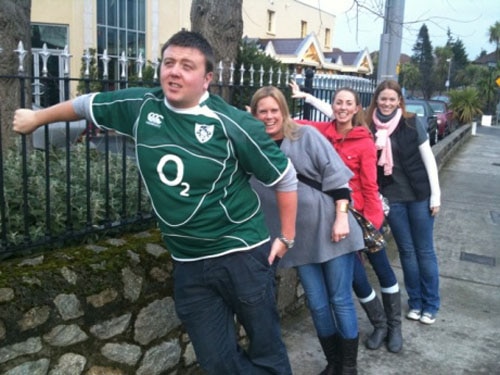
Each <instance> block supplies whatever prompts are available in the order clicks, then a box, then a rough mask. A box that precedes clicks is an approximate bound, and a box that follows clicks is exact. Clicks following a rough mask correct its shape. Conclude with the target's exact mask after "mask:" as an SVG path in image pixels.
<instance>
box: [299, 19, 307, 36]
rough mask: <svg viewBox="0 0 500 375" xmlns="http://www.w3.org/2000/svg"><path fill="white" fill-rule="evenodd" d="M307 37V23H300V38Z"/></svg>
mask: <svg viewBox="0 0 500 375" xmlns="http://www.w3.org/2000/svg"><path fill="white" fill-rule="evenodd" d="M306 36H307V21H300V37H301V38H305V37H306Z"/></svg>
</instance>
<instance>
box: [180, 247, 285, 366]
mask: <svg viewBox="0 0 500 375" xmlns="http://www.w3.org/2000/svg"><path fill="white" fill-rule="evenodd" d="M269 251H270V244H269V243H266V244H265V245H263V246H260V247H258V248H255V249H253V250H249V251H241V252H237V253H233V254H229V255H225V256H221V257H217V258H212V259H205V260H200V261H195V262H178V261H177V262H175V269H174V281H175V284H174V290H175V307H176V311H177V315H178V316H179V318H180V319H181V321H182V323H183V324H184V326H185V328H186V330H187V333H188V334H189V336H190V338H191V341H192V343H193V346H194V350H195V353H196V357H197V359H198V362H199V363H200V366H201V367H202V368H203V369H204V370H205V371H206V373H208V374H213V375H222V374H227V375H237V374H241V375H247V374H259V375H260V374H280V375H281V374H291V373H292V370H291V367H290V362H289V360H288V354H287V351H286V348H285V345H284V343H283V340H282V338H281V329H280V325H279V324H280V321H279V314H278V310H277V307H276V297H275V296H276V293H275V290H276V279H275V276H276V266H277V265H276V264H273V265H272V266H270V265H269V263H268V261H267V257H268V255H269ZM235 315H236V317H237V319H238V321H239V322H240V323H241V324H242V325H243V327H244V328H245V331H246V333H247V335H248V338H249V341H250V342H249V346H248V349H247V351H244V350H243V349H242V348H241V347H240V346H239V345H238V332H237V331H236V326H235V320H234V317H235Z"/></svg>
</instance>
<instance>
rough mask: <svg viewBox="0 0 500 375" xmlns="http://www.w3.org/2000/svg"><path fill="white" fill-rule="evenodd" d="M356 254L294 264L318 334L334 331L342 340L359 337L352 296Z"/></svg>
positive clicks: (329, 334) (331, 333) (323, 335)
mask: <svg viewBox="0 0 500 375" xmlns="http://www.w3.org/2000/svg"><path fill="white" fill-rule="evenodd" d="M355 256H356V255H355V253H349V254H345V255H342V256H340V257H337V258H335V259H332V260H329V261H328V262H324V263H314V264H306V265H303V266H298V267H297V271H298V273H299V277H300V281H301V283H302V286H303V287H304V291H305V293H306V297H307V302H308V308H309V310H310V312H311V317H312V320H313V323H314V327H315V328H316V333H317V334H318V336H319V337H329V336H331V335H334V334H336V333H338V334H340V335H341V336H342V337H343V338H345V339H353V338H356V337H357V336H358V321H357V317H356V310H355V307H354V302H353V299H352V276H353V267H354V257H355ZM332 310H333V312H332Z"/></svg>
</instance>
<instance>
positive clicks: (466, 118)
mask: <svg viewBox="0 0 500 375" xmlns="http://www.w3.org/2000/svg"><path fill="white" fill-rule="evenodd" d="M450 107H451V108H452V109H453V112H454V114H455V117H456V118H457V119H458V121H459V122H460V123H461V124H468V123H470V122H472V120H474V118H475V117H476V116H479V115H482V114H483V111H481V108H482V102H481V98H480V97H479V92H478V91H477V89H476V88H473V87H468V88H466V89H463V90H451V91H450Z"/></svg>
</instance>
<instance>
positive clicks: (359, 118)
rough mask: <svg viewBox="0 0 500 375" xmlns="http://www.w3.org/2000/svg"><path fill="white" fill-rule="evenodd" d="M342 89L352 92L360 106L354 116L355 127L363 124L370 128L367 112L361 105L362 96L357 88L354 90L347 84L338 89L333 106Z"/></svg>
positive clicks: (353, 123)
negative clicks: (366, 116)
mask: <svg viewBox="0 0 500 375" xmlns="http://www.w3.org/2000/svg"><path fill="white" fill-rule="evenodd" d="M342 91H347V92H350V93H351V94H352V95H353V96H354V102H355V104H356V107H358V112H356V114H355V115H354V116H353V117H352V126H353V127H355V126H363V127H365V128H367V129H369V127H368V125H367V123H366V121H365V113H364V110H363V107H362V106H361V98H360V96H359V93H358V92H357V91H356V90H354V89H352V88H350V87H347V86H345V87H341V88H339V89H337V90H336V91H335V93H334V94H333V97H332V108H333V104H334V103H335V99H336V98H337V95H338V94H339V93H341V92H342Z"/></svg>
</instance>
